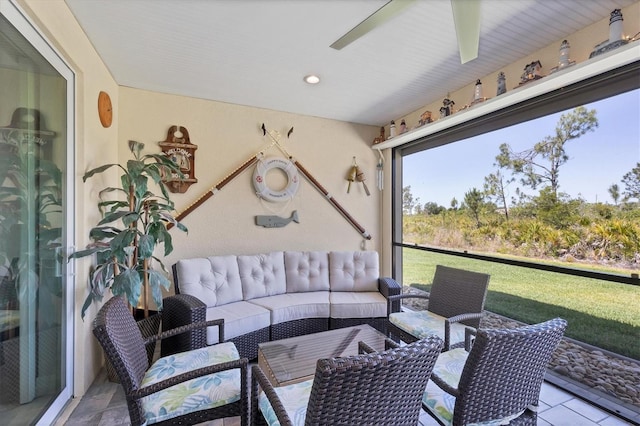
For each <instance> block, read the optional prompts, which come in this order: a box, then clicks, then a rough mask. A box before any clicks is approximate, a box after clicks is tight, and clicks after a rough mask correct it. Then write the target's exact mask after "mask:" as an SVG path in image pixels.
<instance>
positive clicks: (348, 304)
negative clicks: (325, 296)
mask: <svg viewBox="0 0 640 426" xmlns="http://www.w3.org/2000/svg"><path fill="white" fill-rule="evenodd" d="M329 302H331V318H380V317H386V316H387V299H386V298H385V297H384V296H383V295H382V294H380V293H379V292H377V291H358V292H346V291H334V292H331V294H330V295H329Z"/></svg>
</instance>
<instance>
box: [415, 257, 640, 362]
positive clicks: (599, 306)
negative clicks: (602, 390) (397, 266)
mask: <svg viewBox="0 0 640 426" xmlns="http://www.w3.org/2000/svg"><path fill="white" fill-rule="evenodd" d="M403 256H404V261H403V284H404V285H411V284H414V283H417V284H429V283H430V282H431V279H432V277H433V274H434V272H435V267H436V265H437V264H441V265H446V266H451V267H454V268H460V269H467V270H470V271H477V272H483V273H488V274H490V275H491V281H490V282H489V293H488V294H487V301H486V304H485V308H486V309H487V310H489V311H491V312H495V313H498V314H501V315H504V316H507V317H510V318H513V319H516V320H519V321H522V322H526V323H529V324H532V323H536V322H541V321H545V320H547V319H550V318H553V317H556V316H561V317H563V318H565V319H566V320H567V321H568V322H569V327H568V328H567V332H566V335H567V336H569V337H572V338H574V339H576V340H580V341H582V342H585V343H589V344H591V345H594V346H597V347H600V348H603V349H607V350H610V351H612V352H616V353H619V354H621V355H625V356H629V357H631V358H634V359H639V360H640V343H639V342H640V288H639V287H638V286H633V285H628V284H619V283H612V282H608V281H601V280H595V279H590V278H583V277H576V276H570V275H564V274H559V273H554V272H548V271H539V270H535V269H528V268H523V267H518V266H511V265H505V264H499V263H493V262H486V261H481V260H474V259H467V258H462V257H456V256H450V255H444V254H437V253H429V252H424V251H419V250H412V249H404V250H403Z"/></svg>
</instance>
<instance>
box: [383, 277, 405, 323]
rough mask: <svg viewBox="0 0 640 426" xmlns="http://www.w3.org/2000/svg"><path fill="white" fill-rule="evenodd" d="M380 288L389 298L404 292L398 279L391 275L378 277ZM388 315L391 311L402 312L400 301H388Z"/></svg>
mask: <svg viewBox="0 0 640 426" xmlns="http://www.w3.org/2000/svg"><path fill="white" fill-rule="evenodd" d="M378 290H379V291H380V293H381V294H382V295H383V296H384V297H386V298H387V300H388V299H389V297H390V296H397V295H399V294H400V293H401V292H402V286H401V285H400V284H398V282H397V281H396V280H394V279H393V278H390V277H382V278H378ZM388 305H389V308H388V309H387V310H388V312H387V315H388V314H389V313H391V312H400V301H396V302H390V303H388Z"/></svg>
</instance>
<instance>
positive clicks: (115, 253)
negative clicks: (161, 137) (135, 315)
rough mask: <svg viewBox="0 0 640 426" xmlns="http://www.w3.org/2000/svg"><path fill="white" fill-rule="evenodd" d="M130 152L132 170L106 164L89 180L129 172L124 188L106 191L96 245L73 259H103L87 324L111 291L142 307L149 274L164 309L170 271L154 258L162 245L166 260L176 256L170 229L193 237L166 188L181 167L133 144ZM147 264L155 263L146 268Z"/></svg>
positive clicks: (97, 269) (92, 235) (94, 276)
mask: <svg viewBox="0 0 640 426" xmlns="http://www.w3.org/2000/svg"><path fill="white" fill-rule="evenodd" d="M128 146H129V150H130V151H131V153H132V154H133V156H134V159H131V160H128V161H127V163H126V167H123V166H122V165H119V164H105V165H103V166H100V167H96V168H94V169H92V170H90V171H88V172H87V173H85V175H84V176H83V180H84V181H86V180H87V179H88V178H90V177H92V176H94V175H96V174H99V173H102V172H104V171H106V170H108V169H109V168H111V167H113V166H118V167H120V168H121V169H122V170H123V173H122V174H121V175H120V183H121V185H122V188H114V187H106V188H104V189H102V190H101V191H100V201H99V202H98V208H99V209H100V211H101V212H102V213H103V217H102V219H101V220H100V221H99V222H98V223H97V226H96V227H94V228H93V229H91V230H90V232H89V238H90V239H91V240H92V243H90V244H89V245H87V247H86V249H84V250H79V251H77V252H75V253H73V254H72V255H71V256H70V258H81V257H86V256H90V255H93V254H96V255H97V257H96V261H97V264H96V267H95V270H94V271H93V272H92V273H91V276H90V280H89V286H90V289H89V295H88V296H87V299H86V300H85V303H84V305H83V307H82V317H83V318H84V315H85V313H86V310H87V309H88V308H89V307H90V306H91V303H92V302H94V301H99V300H102V297H103V295H104V292H105V291H106V290H107V289H111V292H112V293H113V294H114V295H124V296H125V297H126V299H127V300H128V301H129V303H130V304H131V305H132V306H138V303H139V299H140V295H141V294H142V292H143V286H144V282H145V279H144V277H145V274H146V275H147V278H148V280H147V281H148V283H149V287H150V290H151V295H152V297H153V300H154V302H155V303H156V305H157V306H158V308H161V307H162V290H161V288H162V287H164V288H165V289H168V288H169V284H170V281H169V279H168V271H166V269H165V268H164V265H163V264H162V262H161V261H160V260H159V259H157V258H155V257H154V256H153V253H154V252H155V250H156V249H158V246H159V245H163V246H164V255H165V256H167V255H169V254H170V253H171V252H172V251H173V244H172V238H171V234H170V233H169V231H168V230H167V228H166V225H167V224H173V225H175V227H176V228H177V229H179V230H180V231H183V232H186V231H187V228H186V227H185V226H184V225H182V224H181V223H179V222H178V221H176V220H175V218H174V217H173V216H172V213H173V211H174V204H173V202H172V201H171V200H170V198H169V193H168V192H167V189H166V186H165V185H164V183H163V182H162V177H163V176H182V173H181V172H180V169H179V167H178V166H177V165H176V164H175V163H174V162H173V161H171V160H170V159H169V158H167V157H166V156H165V155H163V154H147V155H144V156H142V155H141V154H142V150H143V148H144V144H143V143H140V142H136V141H129V142H128ZM150 180H152V181H153V182H154V183H155V184H156V185H155V186H157V187H158V188H159V189H160V191H161V195H157V194H155V193H154V192H153V189H151V188H149V181H150ZM155 186H154V187H155ZM145 259H149V262H147V267H146V268H145V262H144V261H145ZM151 260H154V261H156V262H153V263H155V264H156V266H157V265H160V268H158V269H159V270H156V269H153V268H152V267H151V264H152V262H151ZM116 266H117V267H116ZM143 303H146V301H143Z"/></svg>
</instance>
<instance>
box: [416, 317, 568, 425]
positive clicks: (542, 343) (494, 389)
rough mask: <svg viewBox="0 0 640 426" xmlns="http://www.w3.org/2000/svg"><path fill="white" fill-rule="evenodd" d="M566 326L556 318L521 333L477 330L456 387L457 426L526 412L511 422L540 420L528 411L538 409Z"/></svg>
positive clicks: (562, 320) (522, 330) (527, 328)
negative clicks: (541, 390) (549, 367)
mask: <svg viewBox="0 0 640 426" xmlns="http://www.w3.org/2000/svg"><path fill="white" fill-rule="evenodd" d="M566 326H567V322H566V321H565V320H564V319H561V318H555V319H552V320H549V321H546V322H543V323H540V324H534V325H529V326H525V327H520V328H517V329H480V330H478V332H477V336H476V338H475V341H474V343H473V346H472V348H471V351H470V352H469V356H468V358H467V361H466V363H465V365H464V367H463V370H462V375H461V378H460V382H459V384H458V392H459V395H458V396H457V397H456V404H455V408H454V416H453V424H454V425H465V424H469V423H477V422H483V421H488V420H494V419H500V418H504V417H507V416H510V415H513V414H515V413H518V412H521V411H522V410H526V411H525V414H524V415H522V416H521V418H519V419H517V421H514V422H513V423H512V424H532V425H535V424H536V421H537V418H536V417H537V416H536V414H535V412H533V411H531V410H528V408H529V407H535V406H537V405H538V401H539V398H540V388H541V386H542V382H543V380H544V375H545V371H546V368H547V365H548V364H549V360H550V359H551V354H552V353H553V351H554V350H555V349H556V347H557V345H558V343H559V342H560V339H562V336H563V334H564V330H565V329H566ZM434 381H436V383H437V377H435V376H434ZM425 408H426V407H425ZM427 411H428V410H427Z"/></svg>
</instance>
